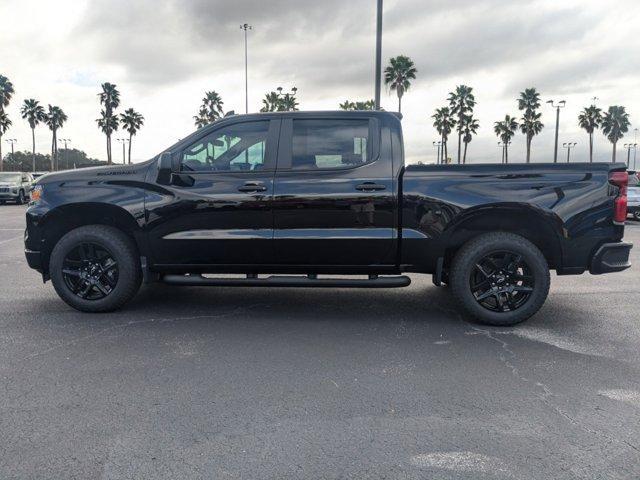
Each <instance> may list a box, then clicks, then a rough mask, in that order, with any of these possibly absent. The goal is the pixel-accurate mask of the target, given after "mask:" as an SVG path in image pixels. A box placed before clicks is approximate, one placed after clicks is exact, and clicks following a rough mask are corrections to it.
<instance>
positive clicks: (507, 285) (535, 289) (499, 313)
mask: <svg viewBox="0 0 640 480" xmlns="http://www.w3.org/2000/svg"><path fill="white" fill-rule="evenodd" d="M450 275H451V286H452V289H453V293H454V295H455V296H456V297H457V299H458V300H459V301H460V303H461V304H462V306H463V307H464V309H465V310H466V311H467V312H468V313H469V314H471V315H472V316H474V317H475V318H477V319H478V320H480V321H481V322H482V323H485V324H487V325H497V326H507V325H515V324H517V323H520V322H522V321H524V320H526V319H528V318H529V317H530V316H532V315H533V314H534V313H536V312H537V311H538V310H539V309H540V307H541V306H542V305H543V303H544V301H545V300H546V298H547V295H548V293H549V285H550V274H549V266H548V265H547V262H546V260H545V258H544V256H543V255H542V253H541V252H540V250H539V249H538V248H537V247H536V246H535V245H533V244H532V243H531V242H529V241H528V240H526V239H525V238H523V237H520V236H519V235H514V234H511V233H503V232H494V233H487V234H483V235H481V236H479V237H477V238H475V239H474V240H471V241H470V242H468V243H467V244H465V245H464V246H463V247H462V248H461V249H460V251H459V252H458V254H457V255H456V257H455V258H454V261H453V264H452V268H451V272H450Z"/></svg>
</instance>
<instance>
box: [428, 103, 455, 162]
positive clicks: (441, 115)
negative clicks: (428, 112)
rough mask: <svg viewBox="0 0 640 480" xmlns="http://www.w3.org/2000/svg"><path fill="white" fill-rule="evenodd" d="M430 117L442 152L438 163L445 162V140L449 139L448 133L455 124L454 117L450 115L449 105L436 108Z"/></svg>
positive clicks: (446, 156)
mask: <svg viewBox="0 0 640 480" xmlns="http://www.w3.org/2000/svg"><path fill="white" fill-rule="evenodd" d="M431 118H433V120H434V121H433V126H434V127H436V130H437V131H438V133H439V134H440V139H441V141H442V150H441V152H442V153H441V158H439V159H438V163H446V162H447V159H448V158H449V157H448V154H449V152H448V149H447V142H448V140H449V135H450V134H451V132H452V131H453V128H454V127H455V126H456V119H455V118H454V117H453V115H451V110H450V109H449V107H442V108H436V112H435V114H434V115H432V116H431Z"/></svg>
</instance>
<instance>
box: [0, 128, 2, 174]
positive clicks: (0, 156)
mask: <svg viewBox="0 0 640 480" xmlns="http://www.w3.org/2000/svg"><path fill="white" fill-rule="evenodd" d="M0 172H2V135H0Z"/></svg>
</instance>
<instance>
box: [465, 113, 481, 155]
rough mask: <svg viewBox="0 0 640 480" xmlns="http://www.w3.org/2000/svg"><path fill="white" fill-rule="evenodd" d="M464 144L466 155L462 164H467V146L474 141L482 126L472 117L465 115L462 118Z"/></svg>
mask: <svg viewBox="0 0 640 480" xmlns="http://www.w3.org/2000/svg"><path fill="white" fill-rule="evenodd" d="M462 122H463V124H462V142H463V143H464V154H463V155H462V163H467V146H468V145H469V143H470V142H471V140H473V136H474V135H477V134H478V128H480V124H479V123H478V120H477V119H475V118H473V116H472V115H465V116H464V117H463V118H462Z"/></svg>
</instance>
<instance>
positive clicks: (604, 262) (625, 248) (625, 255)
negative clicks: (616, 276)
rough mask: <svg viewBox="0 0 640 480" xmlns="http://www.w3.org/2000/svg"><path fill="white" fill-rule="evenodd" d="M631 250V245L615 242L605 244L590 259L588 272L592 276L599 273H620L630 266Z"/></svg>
mask: <svg viewBox="0 0 640 480" xmlns="http://www.w3.org/2000/svg"><path fill="white" fill-rule="evenodd" d="M632 248H633V244H632V243H626V242H616V243H605V244H603V245H601V246H600V248H598V250H597V251H596V253H595V255H594V256H593V258H592V259H591V266H590V267H589V272H591V273H592V274H594V275H599V274H601V273H610V272H620V271H622V270H626V269H627V268H629V267H630V266H631V263H629V252H630V251H631V249H632Z"/></svg>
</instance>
